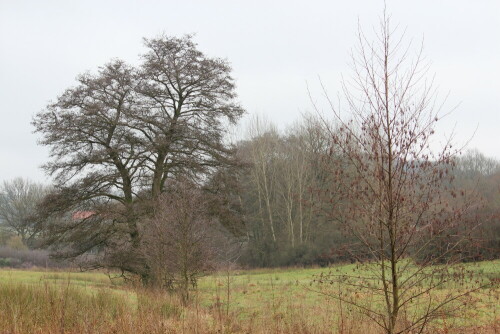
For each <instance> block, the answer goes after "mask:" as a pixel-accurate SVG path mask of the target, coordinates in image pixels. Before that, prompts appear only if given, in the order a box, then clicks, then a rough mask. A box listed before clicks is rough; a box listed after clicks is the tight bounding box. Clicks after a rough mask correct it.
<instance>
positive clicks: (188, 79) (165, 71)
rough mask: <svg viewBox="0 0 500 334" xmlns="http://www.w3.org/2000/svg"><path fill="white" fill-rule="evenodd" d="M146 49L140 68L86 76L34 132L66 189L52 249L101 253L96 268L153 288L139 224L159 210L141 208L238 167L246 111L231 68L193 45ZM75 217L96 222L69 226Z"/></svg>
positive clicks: (177, 42) (170, 43)
mask: <svg viewBox="0 0 500 334" xmlns="http://www.w3.org/2000/svg"><path fill="white" fill-rule="evenodd" d="M145 46H146V52H145V53H144V54H143V55H142V63H141V64H140V65H139V66H138V67H133V66H130V65H127V64H126V63H124V62H123V61H121V60H113V61H111V62H110V63H108V64H106V65H104V66H103V67H100V68H99V70H98V72H97V73H96V74H90V73H86V74H83V75H81V76H79V77H78V82H77V85H76V86H75V87H72V88H69V89H67V90H66V91H65V92H64V93H63V94H62V95H61V96H60V97H58V98H57V100H56V101H55V102H54V103H52V104H50V105H49V106H48V107H47V108H46V109H45V110H43V111H41V112H40V113H38V114H37V115H36V116H35V118H34V120H33V125H34V126H35V131H36V132H37V133H39V134H40V135H41V140H40V143H41V144H42V145H45V146H48V147H49V148H50V161H49V162H48V163H47V164H45V166H44V168H45V170H46V171H47V172H48V173H49V174H50V175H52V176H54V178H55V181H56V189H57V191H56V192H54V193H53V194H51V195H50V196H49V197H47V199H46V201H45V203H44V205H43V206H42V207H41V210H40V212H41V214H42V216H44V217H45V218H47V219H48V218H49V217H50V221H51V223H50V224H49V223H46V224H45V226H44V227H45V229H46V230H47V231H49V233H47V235H49V236H50V238H49V239H48V240H47V241H48V243H49V244H52V245H56V244H57V245H58V250H59V255H61V256H64V257H75V256H80V255H82V254H85V253H87V252H88V251H89V250H92V249H96V248H98V249H100V252H99V254H101V256H100V258H99V259H98V260H95V261H93V264H94V265H96V266H106V267H115V268H118V269H121V270H123V271H125V272H132V273H136V274H140V275H141V276H142V277H143V278H144V279H145V280H148V275H149V273H150V270H149V269H148V268H147V265H145V264H144V263H143V262H144V261H143V259H142V258H141V256H140V254H141V252H139V251H137V248H138V247H139V246H140V244H141V242H140V240H141V233H140V229H139V228H138V219H139V218H140V217H142V216H143V215H144V214H147V213H148V212H149V211H150V210H149V207H148V205H145V204H140V203H144V202H146V201H148V200H150V199H155V198H157V197H159V196H160V195H161V194H162V193H163V192H164V191H165V185H166V184H167V180H169V179H175V178H178V177H184V178H188V179H190V180H192V181H194V182H197V183H198V184H199V185H202V184H207V181H208V180H209V179H210V178H211V176H212V175H214V174H215V173H216V172H217V171H218V170H219V169H221V168H228V166H229V167H230V166H234V163H235V161H234V159H233V150H232V149H231V147H230V146H228V145H227V144H226V143H225V136H224V135H225V133H226V129H227V126H228V125H230V124H231V123H235V122H236V121H237V120H238V119H239V118H240V116H241V115H242V114H243V112H244V110H243V109H242V107H241V106H240V105H239V104H238V103H237V102H236V93H235V85H234V80H233V78H232V77H231V67H230V65H229V63H228V62H227V61H226V60H224V59H220V58H211V57H208V56H206V55H204V54H203V53H202V52H201V51H199V50H198V48H197V46H196V44H195V43H194V42H193V41H192V38H191V36H185V37H182V38H176V37H168V36H160V37H158V38H154V39H145ZM145 208H147V209H145ZM75 211H84V212H88V213H91V214H84V215H83V216H81V215H80V216H77V218H82V217H83V219H68V218H69V216H68V213H71V212H75ZM73 218H74V217H73ZM47 219H46V221H49V220H47Z"/></svg>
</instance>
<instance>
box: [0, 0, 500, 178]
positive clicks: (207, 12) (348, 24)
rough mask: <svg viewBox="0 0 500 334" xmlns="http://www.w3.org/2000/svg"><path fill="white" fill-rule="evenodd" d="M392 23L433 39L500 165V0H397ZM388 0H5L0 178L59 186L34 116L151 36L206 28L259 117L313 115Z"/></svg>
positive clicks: (442, 86)
mask: <svg viewBox="0 0 500 334" xmlns="http://www.w3.org/2000/svg"><path fill="white" fill-rule="evenodd" d="M387 7H388V11H389V12H390V13H391V15H392V20H393V22H396V23H399V24H400V25H401V26H402V27H403V28H406V29H407V33H406V34H407V36H408V37H412V38H414V39H416V40H420V39H421V38H422V37H423V38H424V44H425V51H424V53H425V55H426V56H427V58H428V59H429V60H430V61H431V62H432V67H431V75H433V74H434V73H435V74H436V83H437V84H438V86H439V90H440V92H441V93H442V94H443V95H446V94H447V93H448V92H449V93H450V96H449V98H448V107H449V108H451V107H453V106H454V105H456V104H457V103H461V104H460V106H459V108H458V109H457V110H456V111H455V112H454V113H453V114H452V115H451V116H449V117H448V118H447V119H445V121H444V122H443V123H442V125H441V127H440V128H439V129H438V130H440V133H441V134H449V133H451V131H452V128H454V129H455V130H454V131H455V133H456V140H457V141H458V142H464V141H466V140H467V138H470V137H471V136H472V135H473V133H474V130H475V129H476V127H477V132H476V133H475V135H474V138H473V139H472V141H471V143H470V145H469V147H476V148H479V149H480V150H481V151H482V152H483V153H485V154H487V155H489V156H493V157H496V158H500V84H499V80H500V57H499V55H500V1H498V0H491V1H488V0H478V1H472V0H467V1H465V0H440V1H436V0H433V1H427V0H426V1H422V0H421V1H411V0H404V1H403V0H398V1H396V0H388V1H387ZM382 8H383V1H382V0H380V1H379V0H376V1H375V0H365V1H360V0H357V1H353V0H350V1H332V0H330V1H312V0H309V1H305V0H302V1H291V0H285V1H281V0H280V1H275V0H267V1H255V0H254V1H235V0H232V1H229V0H228V1H208V0H205V1H189V0H184V1H178V0H177V1H169V0H163V1H146V0H142V1H138V0H137V1H132V0H116V1H108V0H85V1H83V0H82V1H76V0H75V1H70V0H60V1H55V0H53V1H51V0H44V1H38V0H32V1H26V0H12V1H11V0H0V181H2V180H7V179H11V178H14V177H16V176H22V177H27V178H31V179H34V180H37V181H44V182H48V179H47V178H46V177H45V176H44V175H43V173H42V171H41V170H40V169H39V166H40V165H41V164H42V163H43V162H45V161H46V160H47V150H46V149H45V148H43V147H40V146H37V144H36V136H35V135H34V134H32V127H31V125H30V121H31V119H32V117H33V115H34V114H35V113H36V112H38V111H39V110H41V109H43V108H44V106H45V105H46V104H47V103H48V102H49V101H50V100H54V99H55V98H56V97H57V96H58V95H59V94H61V93H62V92H63V90H64V89H65V88H67V87H69V86H71V85H73V84H74V83H75V81H74V79H75V77H76V76H77V75H78V74H79V73H82V72H85V71H87V70H90V71H93V70H95V69H96V68H97V67H98V66H100V65H102V64H104V63H105V62H107V61H109V60H110V59H112V58H122V59H124V60H126V61H128V62H130V63H137V62H138V55H139V54H140V53H142V52H143V51H144V48H143V47H142V38H143V37H154V36H156V35H158V34H160V33H166V34H169V35H183V34H186V33H195V34H196V38H195V41H196V42H197V43H198V44H199V48H200V49H201V50H202V51H204V52H206V53H207V54H209V55H211V56H218V57H224V58H227V59H228V60H229V61H230V62H231V63H232V66H233V75H234V77H235V79H236V81H237V91H238V94H239V99H240V101H241V103H242V105H243V106H244V107H245V108H246V109H247V111H248V114H249V116H247V118H248V117H250V116H251V115H253V114H265V115H266V116H267V117H268V118H269V119H270V120H272V121H274V122H275V123H277V124H280V125H286V124H289V123H291V122H293V121H295V120H296V119H298V118H299V116H300V114H301V113H302V112H305V111H307V110H311V103H310V101H309V97H308V93H307V88H306V82H308V83H309V86H310V89H311V91H312V93H313V95H318V96H319V95H321V91H320V90H319V87H318V84H317V83H318V76H321V79H322V80H323V81H324V82H325V83H326V85H327V88H328V91H329V92H331V94H336V92H337V91H338V90H339V82H340V79H341V74H344V75H346V74H349V67H348V62H349V53H350V49H351V48H352V47H353V46H354V45H355V34H356V30H357V23H358V18H359V20H360V22H361V25H362V26H363V27H364V28H365V29H368V30H369V29H371V28H370V27H371V26H372V25H374V24H375V23H377V21H378V17H379V16H380V14H381V11H382Z"/></svg>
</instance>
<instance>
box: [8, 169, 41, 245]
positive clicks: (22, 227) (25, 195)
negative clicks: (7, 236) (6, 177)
mask: <svg viewBox="0 0 500 334" xmlns="http://www.w3.org/2000/svg"><path fill="white" fill-rule="evenodd" d="M47 193H48V188H47V187H45V186H43V185H41V184H38V183H35V182H32V181H29V180H25V179H22V178H16V179H13V180H12V181H5V182H4V183H3V185H2V187H0V228H2V229H5V230H7V231H8V232H13V233H15V234H17V235H18V236H19V237H20V238H21V240H22V241H23V243H24V244H31V243H32V242H33V241H34V239H35V238H36V236H37V234H38V232H39V230H38V229H37V228H36V224H35V223H36V222H35V221H34V215H35V211H36V206H37V204H38V203H39V202H40V201H41V200H42V199H43V197H44V196H45V195H46V194H47Z"/></svg>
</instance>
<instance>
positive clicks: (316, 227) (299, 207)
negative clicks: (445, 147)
mask: <svg viewBox="0 0 500 334" xmlns="http://www.w3.org/2000/svg"><path fill="white" fill-rule="evenodd" d="M246 130H247V135H246V136H247V137H248V139H246V140H242V141H239V142H238V143H237V156H238V158H239V159H240V160H241V161H242V162H243V164H242V165H243V166H244V167H242V168H243V170H240V171H239V172H238V173H237V175H238V177H237V181H233V182H237V184H235V185H234V187H233V190H232V191H233V194H232V197H230V198H229V199H228V201H230V202H239V203H241V212H242V218H241V219H240V220H237V221H236V220H235V221H233V222H235V226H233V227H234V228H233V231H234V233H232V234H230V235H232V237H231V238H232V239H233V241H232V242H231V244H232V250H233V253H234V254H233V255H232V259H233V261H236V262H237V263H239V264H240V265H242V266H248V267H281V266H309V265H320V266H325V265H327V264H329V263H337V262H351V261H354V258H353V257H350V256H349V254H348V253H347V252H346V251H345V249H346V248H347V247H351V248H352V247H354V245H355V242H356V240H355V239H354V238H353V237H352V236H349V235H348V234H347V233H344V232H343V230H342V228H341V226H338V225H336V224H335V223H334V222H332V221H331V220H329V219H328V217H327V216H326V215H324V214H322V211H321V210H320V208H318V202H317V201H316V200H317V196H319V195H318V194H319V193H320V192H321V189H323V188H324V187H325V185H326V184H328V182H326V178H328V173H327V172H326V166H325V164H328V161H329V159H328V156H329V133H330V131H331V128H328V126H327V125H326V124H325V123H324V122H323V121H322V120H321V119H320V118H318V117H315V116H310V115H308V116H304V117H303V119H302V120H299V121H297V122H296V123H295V124H294V125H292V126H290V127H288V128H286V129H284V130H281V131H280V130H278V128H277V127H276V126H274V125H273V124H272V123H270V122H268V121H265V120H264V119H259V118H255V119H253V120H252V122H250V124H249V126H248V128H247V129H246ZM453 173H454V176H455V187H457V189H467V190H468V191H471V192H475V193H477V194H478V195H479V197H480V199H481V203H482V204H481V206H480V208H479V209H478V210H477V212H474V214H476V215H478V217H480V219H479V220H480V225H479V227H478V229H477V230H476V231H475V235H474V243H471V244H469V245H468V247H469V249H468V250H464V251H468V252H469V253H470V255H471V257H469V258H468V259H469V260H482V259H494V258H498V256H499V254H500V253H499V250H500V224H499V223H498V219H500V218H499V214H500V162H499V161H497V160H495V159H493V158H488V157H486V156H485V155H483V154H482V153H480V152H479V151H477V150H470V151H467V152H466V153H464V154H463V155H462V156H460V157H458V159H457V164H456V167H455V170H454V171H453ZM30 183H31V184H32V185H31V186H30V187H29V186H28V184H30ZM40 189H42V186H41V185H37V184H35V183H33V182H30V181H27V180H20V179H17V180H12V181H9V182H5V183H4V185H3V186H2V187H1V197H0V208H1V212H0V220H1V222H2V223H1V229H0V245H1V247H3V248H1V249H0V253H2V254H3V253H5V254H8V256H7V255H6V256H5V258H9V259H11V260H9V266H17V265H22V263H25V264H26V265H28V264H29V263H34V264H36V265H41V266H43V265H45V264H46V263H50V264H51V266H55V265H56V262H54V261H53V260H49V258H48V257H47V255H46V253H43V252H42V251H37V252H38V253H37V254H35V255H31V257H30V255H27V253H26V252H28V248H36V242H35V241H36V240H37V239H39V237H40V231H39V230H37V229H35V225H36V224H35V223H36V222H35V221H34V220H30V218H32V216H33V213H34V208H35V206H34V205H33V201H34V200H33V198H34V197H35V196H37V194H38V196H39V197H40V196H41V195H40V192H41V190H40ZM323 190H325V189H323ZM45 191H47V190H45ZM14 194H15V195H14ZM40 199H41V197H40V198H38V200H40ZM35 202H36V200H35ZM9 203H15V205H14V206H10V207H9ZM233 205H235V204H234V203H233ZM241 220H243V222H244V224H242V223H241ZM28 233H29V234H28ZM27 235H29V238H28V237H26V236H27ZM23 236H24V237H23ZM227 244H228V241H227V238H226V239H225V245H226V246H227ZM15 253H18V256H16V255H15ZM41 254H43V256H42V255H41ZM40 256H41V257H40ZM16 258H19V259H18V260H14V259H16ZM23 259H24V260H23ZM236 259H237V260H236ZM47 261H48V262H47ZM4 262H6V260H4ZM6 265H7V262H6Z"/></svg>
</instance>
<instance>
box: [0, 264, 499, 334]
mask: <svg viewBox="0 0 500 334" xmlns="http://www.w3.org/2000/svg"><path fill="white" fill-rule="evenodd" d="M468 267H469V269H471V270H473V271H475V272H476V273H477V277H479V278H480V280H481V281H482V282H483V283H484V284H483V288H482V289H480V290H478V291H477V292H474V293H473V296H472V301H473V304H472V305H469V307H468V308H467V312H466V313H462V314H454V315H444V316H443V318H442V319H439V321H437V322H436V323H435V324H434V325H433V326H432V327H431V328H430V332H431V333H475V334H480V333H500V261H498V260H497V261H488V262H480V263H477V264H470V265H468ZM335 269H337V270H341V271H343V272H349V271H351V270H353V269H354V265H342V266H337V267H336V268H335ZM326 270H327V269H322V268H314V269H293V268H288V269H260V270H227V271H219V272H217V273H215V274H212V275H210V276H207V277H204V278H203V279H201V280H200V282H199V284H198V287H197V289H195V290H193V291H192V292H191V302H190V303H189V304H188V305H183V304H182V303H181V300H180V299H179V298H178V297H177V296H176V295H172V294H169V293H167V292H165V291H158V290H156V291H151V290H145V289H143V288H141V287H139V286H135V285H134V284H130V283H126V282H124V281H123V280H122V279H119V278H117V279H113V280H110V278H109V277H108V276H107V275H106V274H105V273H103V272H69V271H46V270H6V269H4V270H0V333H12V334H17V333H352V334H356V333H364V334H368V333H378V329H377V328H376V327H375V326H374V324H373V323H371V322H370V321H369V320H367V319H366V318H364V317H363V316H362V315H360V314H359V313H357V312H356V311H355V310H353V309H351V308H348V307H345V306H344V307H340V305H339V303H338V302H337V301H336V300H335V299H333V298H331V297H328V296H325V295H324V294H321V293H319V292H320V291H322V289H324V288H323V287H319V286H317V284H316V283H314V282H313V280H314V277H315V275H319V274H320V273H322V272H325V271H326ZM446 289H460V285H458V284H457V285H450V286H449V287H447V288H446Z"/></svg>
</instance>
